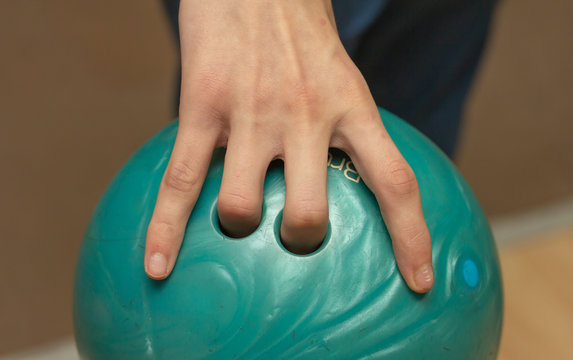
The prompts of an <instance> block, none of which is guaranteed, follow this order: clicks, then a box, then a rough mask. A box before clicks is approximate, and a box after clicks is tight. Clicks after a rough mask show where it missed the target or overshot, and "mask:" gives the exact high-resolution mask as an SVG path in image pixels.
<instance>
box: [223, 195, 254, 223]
mask: <svg viewBox="0 0 573 360" xmlns="http://www.w3.org/2000/svg"><path fill="white" fill-rule="evenodd" d="M217 211H218V212H219V216H222V217H225V218H227V219H235V220H242V221H245V222H248V223H253V222H257V221H258V216H259V215H258V214H259V208H258V202H257V201H256V200H255V199H251V198H248V197H245V196H243V195H241V194H239V193H236V192H221V193H220V194H219V199H218V200H217Z"/></svg>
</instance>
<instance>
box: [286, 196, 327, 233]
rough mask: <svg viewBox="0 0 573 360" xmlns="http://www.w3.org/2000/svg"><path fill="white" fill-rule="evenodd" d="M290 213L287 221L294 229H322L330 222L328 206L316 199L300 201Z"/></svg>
mask: <svg viewBox="0 0 573 360" xmlns="http://www.w3.org/2000/svg"><path fill="white" fill-rule="evenodd" d="M288 214H289V215H288V216H287V217H285V223H286V225H287V226H288V227H289V228H291V229H294V230H299V231H303V232H304V231H312V230H321V229H323V228H324V227H325V226H326V225H327V224H328V207H327V206H325V205H322V204H320V203H318V202H317V201H315V200H306V201H304V200H303V201H299V202H298V203H297V204H295V205H294V207H293V210H292V211H291V212H289V213H288Z"/></svg>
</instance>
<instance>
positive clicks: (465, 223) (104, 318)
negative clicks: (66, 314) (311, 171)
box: [74, 110, 502, 359]
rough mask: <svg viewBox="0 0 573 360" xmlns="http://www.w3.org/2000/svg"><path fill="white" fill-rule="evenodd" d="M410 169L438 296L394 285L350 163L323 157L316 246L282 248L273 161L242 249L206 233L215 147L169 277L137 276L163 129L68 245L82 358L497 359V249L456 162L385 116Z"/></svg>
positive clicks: (386, 242) (212, 204) (371, 204)
mask: <svg viewBox="0 0 573 360" xmlns="http://www.w3.org/2000/svg"><path fill="white" fill-rule="evenodd" d="M381 115H382V119H383V121H384V124H385V125H386V128H387V129H388V132H389V133H390V135H391V137H392V139H393V140H394V142H395V143H396V145H397V146H398V147H399V149H400V151H401V152H402V154H403V155H404V157H405V158H406V160H407V161H408V162H409V164H410V165H411V167H412V168H413V170H414V172H415V173H416V176H417V178H418V182H419V185H420V191H421V196H422V204H423V209H424V214H425V217H426V221H427V224H428V227H429V229H430V233H431V236H432V240H433V242H432V248H433V264H434V271H435V285H434V287H433V288H432V290H431V291H430V292H428V293H427V294H425V295H419V294H416V293H414V292H412V291H410V290H409V289H408V287H407V285H406V283H405V282H404V280H403V279H402V277H401V275H400V273H399V271H398V268H397V266H396V262H395V259H394V255H393V252H392V246H391V239H390V237H389V235H388V231H387V229H386V226H385V225H384V222H383V219H382V217H381V215H380V212H379V208H378V205H377V203H376V200H375V198H374V196H373V195H372V193H371V192H370V191H369V190H368V188H367V187H366V185H365V184H364V182H363V180H362V179H361V178H360V175H359V174H358V173H357V172H356V170H355V168H354V166H353V164H352V162H351V161H350V159H349V158H348V157H347V156H346V155H345V154H343V153H340V152H336V151H332V152H331V154H330V155H329V161H328V200H329V211H330V221H329V227H328V233H327V235H326V238H325V240H324V242H323V244H322V245H321V247H320V248H319V249H318V250H316V251H315V252H313V253H311V254H308V255H295V254H292V253H290V252H289V251H287V250H286V249H285V248H284V247H283V246H282V244H281V242H280V238H279V225H280V221H281V213H282V209H283V203H284V198H285V184H284V178H283V169H282V167H281V165H280V164H275V163H273V164H272V165H271V167H270V168H269V171H268V174H267V177H266V181H265V188H264V202H263V215H262V221H261V224H260V225H259V227H258V228H257V229H256V230H255V232H254V233H253V234H251V235H249V236H247V237H244V238H240V239H237V238H230V237H228V236H226V235H225V234H224V233H223V232H222V231H221V229H220V228H219V224H218V216H217V210H216V202H217V194H218V190H219V186H220V183H221V176H222V172H223V155H224V153H223V150H217V151H216V152H215V154H214V156H213V160H212V163H211V167H210V170H209V172H208V175H207V178H206V181H205V184H204V187H203V189H202V192H201V195H200V197H199V199H198V201H197V204H196V206H195V209H194V210H193V213H192V215H191V217H190V219H189V222H188V224H187V229H186V233H185V239H184V241H183V245H182V247H181V251H180V255H179V258H178V260H177V263H176V265H175V269H174V271H173V273H172V275H171V276H170V277H169V278H168V279H166V280H165V281H154V280H151V279H149V278H148V277H147V276H146V274H145V273H144V268H143V255H144V247H145V234H146V230H147V225H148V223H149V220H150V218H151V214H152V211H153V207H154V204H155V198H156V195H157V191H158V188H159V183H160V181H161V178H162V176H163V172H164V170H165V168H166V166H167V162H168V160H169V156H170V154H171V150H172V147H173V144H174V141H175V135H176V133H177V123H176V122H174V123H172V124H170V125H169V126H167V127H166V128H165V129H164V130H162V131H161V132H159V133H158V134H157V135H155V136H154V137H153V138H152V139H151V140H149V141H148V142H147V143H146V144H145V145H143V147H142V148H141V149H140V150H139V151H137V153H136V154H135V155H134V156H133V157H132V158H131V159H130V160H129V162H128V163H127V164H126V165H125V167H124V168H123V169H122V170H121V171H120V172H119V173H118V174H117V176H116V177H115V178H114V180H113V181H112V183H111V185H110V186H109V188H108V189H107V191H106V192H105V194H104V195H103V197H102V199H101V200H100V202H99V204H98V206H97V208H96V210H95V212H94V214H93V217H92V219H91V222H90V224H89V226H88V229H87V231H86V234H85V238H84V241H83V244H82V247H81V250H80V254H79V258H78V263H77V270H76V278H75V289H74V325H75V336H76V343H77V348H78V351H79V353H80V356H81V357H82V358H83V359H202V358H212V359H365V358H368V359H494V358H495V357H496V354H497V351H498V347H499V340H500V332H501V323H502V287H501V277H500V268H499V262H498V255H497V250H496V246H495V243H494V240H493V237H492V234H491V231H490V228H489V225H488V222H487V220H486V217H485V215H484V213H483V211H482V209H481V207H480V205H479V204H478V202H477V201H476V199H475V197H474V195H473V194H472V192H471V190H470V188H469V187H468V185H467V184H466V182H465V181H464V180H463V178H462V177H461V175H460V174H459V173H458V171H457V170H456V169H455V167H454V166H453V165H452V163H451V162H450V161H449V160H448V159H447V158H446V157H445V155H443V154H442V153H441V152H440V151H439V150H438V149H437V148H436V147H435V146H434V145H433V144H432V143H431V142H430V141H429V140H427V139H426V138H425V137H424V136H423V135H421V134H420V133H418V132H417V131H416V130H414V129H413V128H412V127H411V126H410V125H408V124H407V123H405V122H403V121H402V120H400V119H398V118H397V117H396V116H394V115H392V114H390V113H388V112H385V111H383V110H381Z"/></svg>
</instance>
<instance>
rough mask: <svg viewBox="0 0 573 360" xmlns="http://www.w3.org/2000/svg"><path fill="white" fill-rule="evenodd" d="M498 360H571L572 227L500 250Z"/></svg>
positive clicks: (572, 301)
mask: <svg viewBox="0 0 573 360" xmlns="http://www.w3.org/2000/svg"><path fill="white" fill-rule="evenodd" d="M501 265H502V270H503V281H504V289H505V294H504V295H505V316H504V325H503V334H502V340H501V351H500V354H499V359H500V360H514V359H515V360H528V359H532V360H533V359H535V360H538V359H551V360H559V359H567V360H569V359H573V227H572V228H570V229H568V230H564V231H559V232H554V233H551V234H549V235H546V236H542V237H540V238H536V239H534V240H532V241H531V242H528V243H522V244H518V245H514V246H511V247H507V248H502V249H501Z"/></svg>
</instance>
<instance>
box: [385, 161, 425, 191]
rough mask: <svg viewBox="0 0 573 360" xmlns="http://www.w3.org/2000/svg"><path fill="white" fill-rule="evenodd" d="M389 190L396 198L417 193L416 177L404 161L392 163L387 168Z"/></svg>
mask: <svg viewBox="0 0 573 360" xmlns="http://www.w3.org/2000/svg"><path fill="white" fill-rule="evenodd" d="M388 179H389V190H390V192H391V193H392V194H394V195H397V196H408V195H413V194H416V192H417V191H418V181H417V180H416V175H415V174H414V171H412V169H411V168H410V166H409V165H408V164H407V163H406V161H394V162H392V163H391V164H390V167H389V168H388Z"/></svg>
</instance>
